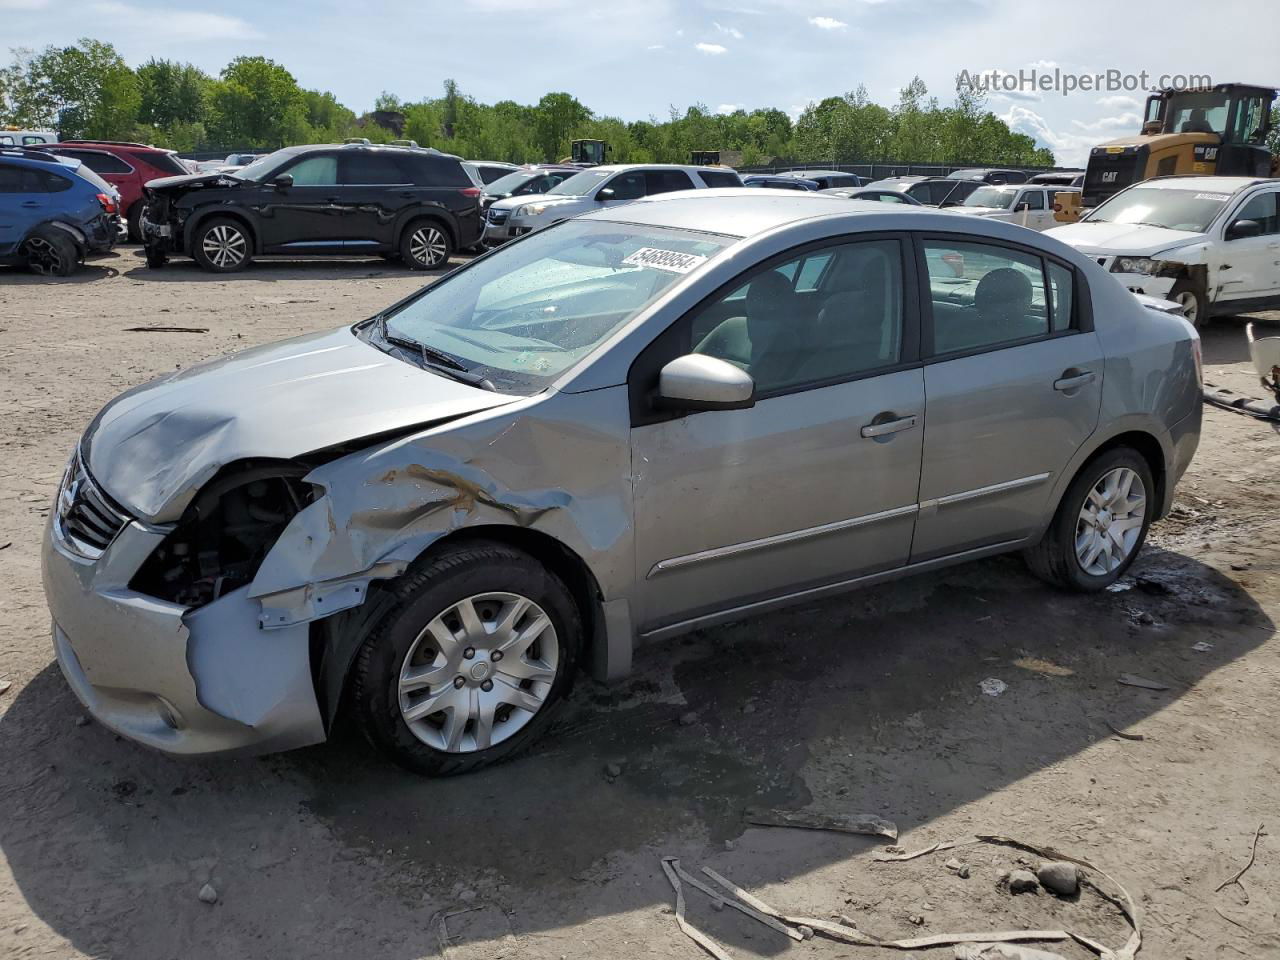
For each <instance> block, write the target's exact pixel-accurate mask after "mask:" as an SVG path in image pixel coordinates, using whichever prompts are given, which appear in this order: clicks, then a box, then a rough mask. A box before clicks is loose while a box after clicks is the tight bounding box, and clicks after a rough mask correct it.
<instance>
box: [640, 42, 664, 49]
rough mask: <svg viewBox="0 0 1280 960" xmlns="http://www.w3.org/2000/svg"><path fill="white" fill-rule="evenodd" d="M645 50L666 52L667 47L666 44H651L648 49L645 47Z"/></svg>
mask: <svg viewBox="0 0 1280 960" xmlns="http://www.w3.org/2000/svg"><path fill="white" fill-rule="evenodd" d="M645 49H646V50H665V49H667V45H666V44H665V43H651V44H649V45H648V46H647V47H645Z"/></svg>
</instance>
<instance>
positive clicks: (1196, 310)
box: [1173, 290, 1200, 324]
mask: <svg viewBox="0 0 1280 960" xmlns="http://www.w3.org/2000/svg"><path fill="white" fill-rule="evenodd" d="M1173 302H1174V303H1176V304H1177V305H1178V310H1179V312H1180V313H1181V314H1182V315H1183V316H1184V317H1186V318H1187V320H1189V321H1190V322H1191V323H1192V324H1194V323H1195V322H1196V321H1197V320H1199V319H1200V301H1199V300H1197V299H1196V295H1195V294H1194V293H1192V292H1191V291H1190V290H1183V291H1182V292H1181V293H1180V294H1178V295H1177V296H1176V297H1174V298H1173Z"/></svg>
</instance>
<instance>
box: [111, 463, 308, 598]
mask: <svg viewBox="0 0 1280 960" xmlns="http://www.w3.org/2000/svg"><path fill="white" fill-rule="evenodd" d="M309 470H310V468H308V467H306V466H303V465H302V464H296V463H281V462H269V463H262V462H248V463H238V464H233V465H232V466H230V467H228V468H226V469H224V470H223V471H222V472H221V473H219V474H218V476H216V477H214V479H213V480H211V481H209V483H208V484H206V485H205V487H204V489H203V490H201V491H200V493H199V495H198V496H197V497H196V498H195V500H193V501H192V503H191V505H190V506H189V507H188V508H187V510H186V512H185V513H184V514H183V515H182V519H181V520H179V521H178V523H177V525H176V526H175V527H174V529H173V531H172V532H171V533H170V534H169V535H168V536H167V537H165V538H164V540H163V542H161V544H160V546H158V547H157V548H156V549H155V552H154V553H152V554H151V556H150V557H148V558H147V560H146V562H145V563H144V564H143V565H142V566H141V567H140V568H139V570H138V572H137V574H135V575H134V578H133V580H132V582H131V583H130V587H131V588H133V589H134V590H137V591H138V592H140V593H145V594H147V595H149V596H153V597H157V598H158V599H161V600H167V601H170V602H172V603H179V604H182V605H183V606H187V607H201V606H204V605H205V604H207V603H212V602H213V601H214V600H217V599H218V598H219V597H221V596H223V595H225V594H227V593H229V592H231V591H232V590H236V589H238V588H240V587H242V586H244V585H245V584H247V583H249V582H250V581H252V580H253V578H254V576H255V575H256V574H257V572H258V567H260V566H261V565H262V560H263V558H264V557H266V555H267V552H268V551H269V550H270V549H271V547H272V546H273V545H274V544H275V542H276V540H277V539H279V537H280V534H281V533H282V532H283V531H284V528H285V527H286V526H287V525H288V524H289V521H290V520H292V519H293V517H294V515H295V514H297V513H298V511H299V510H301V509H302V508H303V507H305V506H306V505H307V504H309V503H310V502H311V501H312V500H313V499H314V498H315V489H314V488H313V487H312V486H311V485H310V484H307V483H305V482H303V479H302V478H303V477H304V476H305V475H306V474H307V473H308V472H309Z"/></svg>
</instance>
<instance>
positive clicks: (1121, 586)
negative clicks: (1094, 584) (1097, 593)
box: [1107, 580, 1133, 593]
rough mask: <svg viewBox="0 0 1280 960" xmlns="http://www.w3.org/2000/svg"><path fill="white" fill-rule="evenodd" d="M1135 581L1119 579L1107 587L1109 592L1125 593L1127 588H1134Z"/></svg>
mask: <svg viewBox="0 0 1280 960" xmlns="http://www.w3.org/2000/svg"><path fill="white" fill-rule="evenodd" d="M1132 589H1133V583H1132V582H1131V581H1129V580H1117V581H1116V582H1115V583H1113V584H1111V586H1109V587H1107V593H1124V592H1125V591H1126V590H1132Z"/></svg>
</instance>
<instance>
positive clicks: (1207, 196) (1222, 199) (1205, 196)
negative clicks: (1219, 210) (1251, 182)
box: [1196, 193, 1231, 203]
mask: <svg viewBox="0 0 1280 960" xmlns="http://www.w3.org/2000/svg"><path fill="white" fill-rule="evenodd" d="M1196 199H1197V200H1217V201H1218V202H1219V203H1226V202H1227V201H1228V200H1230V199H1231V194H1229V193H1197V194H1196Z"/></svg>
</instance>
